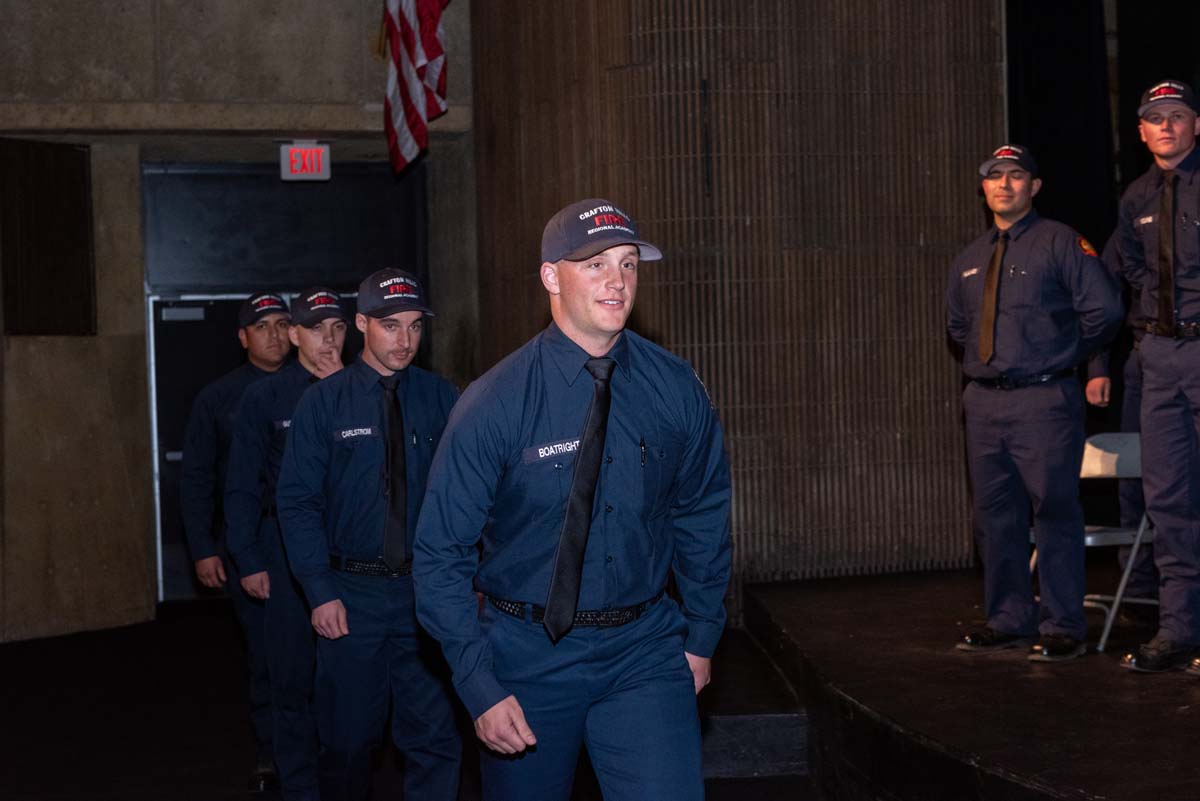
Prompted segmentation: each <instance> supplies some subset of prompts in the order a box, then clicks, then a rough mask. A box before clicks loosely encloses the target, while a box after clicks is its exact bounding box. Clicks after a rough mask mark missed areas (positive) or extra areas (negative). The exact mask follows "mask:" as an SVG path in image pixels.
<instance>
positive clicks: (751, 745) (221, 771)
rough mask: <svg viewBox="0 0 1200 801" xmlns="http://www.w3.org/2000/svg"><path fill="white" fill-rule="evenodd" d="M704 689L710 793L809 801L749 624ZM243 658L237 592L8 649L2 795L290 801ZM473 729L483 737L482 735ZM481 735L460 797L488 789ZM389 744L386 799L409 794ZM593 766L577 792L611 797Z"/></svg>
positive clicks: (792, 721)
mask: <svg viewBox="0 0 1200 801" xmlns="http://www.w3.org/2000/svg"><path fill="white" fill-rule="evenodd" d="M714 662H715V668H714V676H713V684H712V685H710V687H709V688H708V689H706V690H705V691H704V693H703V694H702V695H701V697H700V709H701V714H702V716H703V717H702V722H703V726H704V732H705V737H704V744H705V754H706V764H705V768H706V776H707V777H708V778H707V781H706V782H705V785H706V788H707V793H708V799H709V801H735V800H741V801H744V799H746V798H749V797H753V798H754V799H755V801H808V800H809V799H811V798H812V796H811V791H810V788H809V784H808V780H807V777H806V776H805V775H804V773H805V770H806V765H805V752H804V741H803V728H804V716H803V714H802V710H801V709H800V707H799V703H798V701H797V698H796V696H795V694H794V693H793V691H792V689H791V688H790V687H789V686H788V685H787V683H786V682H785V681H784V680H783V678H782V676H781V675H780V674H779V672H778V671H777V670H776V669H775V668H774V666H772V665H771V663H770V661H769V660H768V659H767V657H766V655H765V654H764V653H763V652H762V650H761V649H760V648H759V647H758V646H757V644H756V643H755V642H754V641H753V640H752V639H751V638H750V637H749V636H748V635H747V634H746V633H745V632H744V631H736V630H731V631H728V632H726V635H725V637H724V638H723V639H722V642H721V645H720V647H719V650H718V653H717V656H716V659H715V660H714ZM244 665H245V656H244V654H243V651H242V644H241V641H240V636H239V632H238V629H237V627H236V625H235V624H234V621H233V614H232V611H231V609H230V607H229V604H228V601H225V600H205V601H194V602H187V603H168V604H164V605H162V606H160V607H159V614H158V619H157V620H156V621H154V622H152V623H144V624H139V625H136V626H127V627H124V628H120V629H112V630H109V631H97V632H89V633H84V634H75V635H71V636H66V637H55V638H50V639H44V640H32V641H28V642H15V643H7V644H4V645H0V754H3V757H0V801H82V800H83V799H88V800H89V801H178V800H181V799H189V800H190V799H194V800H195V801H250V799H252V798H253V799H258V801H278V798H279V796H278V794H276V793H269V794H266V795H264V796H251V795H250V794H249V793H248V792H247V791H246V781H247V777H248V775H249V771H250V768H251V765H252V762H253V754H254V743H253V739H252V737H251V734H250V726H249V720H248V711H247V701H246V684H245V677H244V673H243V671H244ZM463 736H464V738H466V740H467V742H468V743H474V734H473V732H472V731H471V730H470V729H468V728H464V731H463ZM474 760H475V752H474V747H473V745H468V747H467V749H466V758H465V761H464V776H463V787H462V792H461V794H460V799H461V801H477V799H479V797H480V788H479V776H478V768H477V765H476V764H475V761H474ZM402 780H403V774H402V772H401V770H400V768H399V767H398V759H396V758H395V756H394V753H393V752H392V751H391V749H384V750H383V752H382V754H381V758H380V759H379V761H378V765H377V768H376V772H375V778H374V785H375V786H374V793H373V797H374V798H376V799H388V801H399V800H400V799H401V798H402V797H403V789H402ZM599 799H600V793H599V788H598V787H597V786H596V784H595V780H594V778H593V777H592V776H591V774H590V770H589V769H588V767H587V765H586V761H584V762H583V763H582V764H581V771H580V773H579V775H578V780H577V782H576V788H575V792H574V794H573V796H572V801H599Z"/></svg>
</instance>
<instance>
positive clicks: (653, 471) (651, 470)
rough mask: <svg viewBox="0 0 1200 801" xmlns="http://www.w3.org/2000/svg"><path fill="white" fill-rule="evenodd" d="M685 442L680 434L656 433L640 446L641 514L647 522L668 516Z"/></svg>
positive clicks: (671, 432) (644, 439)
mask: <svg viewBox="0 0 1200 801" xmlns="http://www.w3.org/2000/svg"><path fill="white" fill-rule="evenodd" d="M685 442H686V440H685V438H684V436H683V435H682V434H680V433H677V432H674V431H670V432H661V433H655V434H654V435H653V436H649V437H645V438H643V440H642V442H641V443H639V448H640V450H641V453H640V454H639V458H640V460H641V465H642V499H643V501H642V503H643V506H642V511H643V513H644V514H645V516H646V518H647V519H653V518H656V517H661V516H663V515H665V514H666V513H667V512H668V511H669V509H670V506H671V495H672V492H671V490H672V489H673V488H674V486H675V476H676V474H677V473H678V472H679V464H680V462H682V461H683V448H684V444H685Z"/></svg>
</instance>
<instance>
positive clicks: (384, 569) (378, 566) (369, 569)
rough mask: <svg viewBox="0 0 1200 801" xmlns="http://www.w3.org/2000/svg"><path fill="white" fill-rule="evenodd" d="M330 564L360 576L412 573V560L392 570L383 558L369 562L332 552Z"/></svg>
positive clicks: (397, 575) (336, 568) (389, 576)
mask: <svg viewBox="0 0 1200 801" xmlns="http://www.w3.org/2000/svg"><path fill="white" fill-rule="evenodd" d="M329 566H330V567H332V568H333V569H334V570H340V571H341V572H343V573H354V574H356V575H359V576H387V577H388V578H399V577H400V576H409V575H412V562H405V563H404V564H402V565H400V567H398V568H396V569H395V570H392V569H391V568H390V567H388V566H387V562H385V561H383V560H382V559H372V560H371V561H369V562H367V561H363V560H361V559H347V558H346V557H344V556H338V555H337V554H330V555H329Z"/></svg>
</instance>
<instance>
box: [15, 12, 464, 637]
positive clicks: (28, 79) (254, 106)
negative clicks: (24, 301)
mask: <svg viewBox="0 0 1200 801" xmlns="http://www.w3.org/2000/svg"><path fill="white" fill-rule="evenodd" d="M381 14H382V2H380V0H336V1H331V0H257V1H256V2H245V0H122V2H100V1H99V0H0V20H3V21H4V25H2V26H0V136H13V137H26V138H39V139H50V140H61V141H72V142H81V143H85V144H88V145H89V146H90V147H91V148H92V170H93V175H92V182H93V215H94V220H93V222H94V226H95V242H96V277H97V306H98V316H99V324H98V327H99V331H98V335H97V336H95V337H79V338H68V337H11V338H6V340H5V341H4V343H3V355H4V363H3V368H2V369H3V406H2V407H0V415H2V426H0V428H2V433H3V459H4V463H3V466H2V469H0V475H2V476H3V483H4V486H3V493H2V497H3V502H4V508H3V528H2V529H0V640H12V639H22V638H27V637H37V636H46V635H52V634H60V633H65V632H70V631H78V630H85V629H94V628H102V627H107V626H114V625H120V624H124V623H131V622H135V621H139V620H145V619H148V618H150V617H152V616H153V614H154V601H155V559H154V516H153V483H152V476H153V465H152V463H151V452H150V422H149V400H148V387H147V370H146V347H145V330H144V329H145V322H144V316H145V311H144V308H145V299H144V289H143V275H144V267H143V257H142V222H141V220H142V216H141V195H140V188H139V180H140V178H139V176H140V163H141V160H142V159H154V160H163V159H178V160H190V161H214V162H217V161H228V160H257V161H270V160H273V159H274V158H276V154H277V147H276V144H275V140H276V139H279V138H302V137H313V138H319V139H322V140H325V141H330V142H332V146H333V154H334V163H335V180H336V163H337V160H338V159H339V158H353V159H356V160H385V159H386V142H385V140H384V136H383V119H382V116H383V112H382V103H383V92H384V88H385V79H386V64H385V62H384V61H383V60H381V59H380V58H379V57H378V56H377V55H376V53H375V47H376V43H377V40H378V35H379V23H380V18H381ZM443 23H444V26H445V30H446V40H447V52H448V60H449V64H448V70H449V72H448V91H449V100H450V104H451V108H450V111H449V112H448V113H447V114H446V115H445V116H443V117H442V118H440V119H439V120H437V121H435V122H434V123H433V124H432V125H431V140H432V141H431V143H430V152H429V156H428V162H427V164H428V167H429V176H430V177H429V203H430V206H431V209H430V214H431V219H432V220H433V224H432V229H431V231H430V239H431V249H430V268H431V275H432V276H433V277H432V279H431V284H432V286H431V293H432V295H433V300H434V303H435V304H436V305H437V306H438V308H439V310H440V311H441V315H440V317H439V319H438V322H437V325H438V328H437V332H438V333H437V336H436V337H435V338H434V342H435V353H434V360H435V364H437V365H438V366H439V367H440V369H442V370H443V371H444V372H445V373H447V375H449V376H450V377H451V378H452V379H454V380H456V381H458V382H459V383H465V382H466V381H467V380H469V379H470V378H471V377H473V376H474V374H475V371H476V368H477V365H478V358H477V356H476V353H475V346H474V339H475V332H476V331H477V329H478V324H477V318H478V310H477V299H476V298H477V292H476V287H475V283H476V246H475V238H474V237H475V201H474V197H475V189H474V172H473V162H472V158H471V154H472V152H473V148H474V144H473V138H472V134H471V130H470V128H471V107H470V104H471V97H472V87H471V64H470V4H469V2H468V1H467V0H454V2H452V3H450V5H449V6H448V7H447V9H446V11H445V13H444V15H443Z"/></svg>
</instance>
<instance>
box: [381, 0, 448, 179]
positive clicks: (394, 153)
mask: <svg viewBox="0 0 1200 801" xmlns="http://www.w3.org/2000/svg"><path fill="white" fill-rule="evenodd" d="M444 5H445V3H444V2H443V0H386V3H385V5H384V13H383V25H384V30H385V33H386V35H387V44H388V51H389V56H388V80H387V96H386V97H385V98H384V101H383V117H384V128H385V129H386V131H387V142H388V155H389V156H390V157H391V160H392V167H393V169H395V170H396V171H397V172H399V171H400V170H402V169H404V168H405V167H406V166H407V165H408V164H410V163H411V162H412V161H413V159H415V158H416V157H417V156H419V155H420V154H421V151H422V150H424V149H425V146H426V145H427V144H428V143H429V131H428V128H427V124H428V122H429V121H430V120H433V119H436V118H438V117H440V116H441V115H442V114H444V113H446V50H445V48H444V47H443V42H444V40H445V35H444V33H443V32H442V7H443V6H444Z"/></svg>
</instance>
